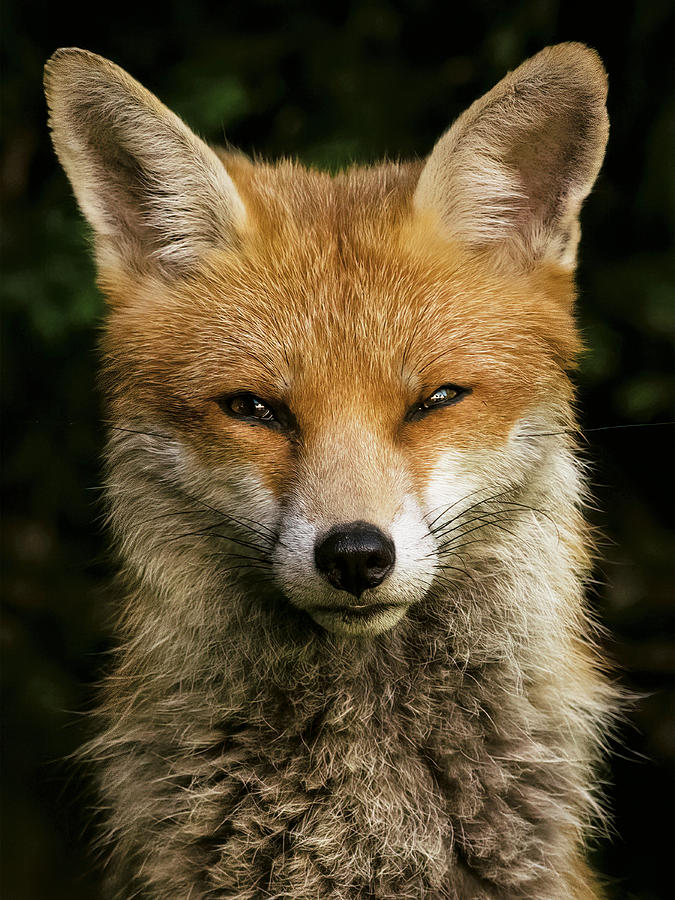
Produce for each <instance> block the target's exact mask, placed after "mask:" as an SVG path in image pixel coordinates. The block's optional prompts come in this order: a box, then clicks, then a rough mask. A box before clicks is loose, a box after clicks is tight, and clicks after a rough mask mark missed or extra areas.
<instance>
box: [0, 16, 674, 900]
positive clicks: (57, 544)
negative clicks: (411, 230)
mask: <svg viewBox="0 0 675 900" xmlns="http://www.w3.org/2000/svg"><path fill="white" fill-rule="evenodd" d="M671 9H672V8H671V4H670V2H668V0H651V2H649V0H646V2H637V3H628V4H625V5H621V4H620V3H619V4H612V5H610V4H602V3H595V4H594V3H590V2H584V3H578V2H573V0H569V2H564V3H558V2H555V0H519V2H513V3H509V4H508V5H506V4H498V3H494V2H490V0H473V2H468V3H466V4H456V5H454V4H450V3H432V2H425V0H362V2H352V3H342V4H337V3H331V2H325V3H322V4H320V3H310V2H302V0H295V2H293V0H289V2H279V0H277V2H275V0H248V2H243V0H242V2H238V3H232V2H222V3H220V4H218V5H217V6H215V5H214V7H213V8H211V7H210V5H209V4H208V3H206V2H203V0H199V2H197V0H191V2H187V0H183V2H178V0H174V2H171V0H167V2H165V3H164V4H162V5H161V6H158V7H157V8H156V9H154V10H153V9H152V7H151V6H150V5H145V4H142V3H139V2H137V3H135V4H130V5H128V6H126V5H125V4H121V5H120V4H114V5H113V6H112V7H110V8H109V7H108V4H103V3H101V4H97V5H95V4H91V5H90V6H89V8H86V9H83V8H81V9H80V11H79V12H75V10H74V9H70V10H69V9H67V8H66V9H63V8H62V4H60V3H52V4H50V5H45V6H44V7H42V5H41V4H40V3H35V2H34V3H27V2H23V3H19V2H16V0H15V2H13V3H10V4H9V6H8V7H6V9H5V12H4V21H3V23H2V24H3V33H4V46H3V51H2V52H3V69H4V73H3V76H4V77H3V110H4V128H3V139H4V140H3V150H2V159H1V168H0V177H1V185H2V201H3V203H2V214H3V220H4V221H3V225H4V228H3V235H4V236H3V253H4V257H5V259H4V264H3V279H2V297H3V325H4V328H3V337H2V363H3V368H4V373H3V407H4V409H3V421H4V428H3V440H4V447H3V474H2V479H3V492H4V503H3V507H4V517H3V520H4V538H5V539H4V542H3V594H4V610H3V618H2V631H1V637H2V663H3V665H2V669H3V684H4V687H3V694H4V698H3V711H4V729H3V782H2V783H3V788H2V789H3V798H2V799H3V807H2V808H3V814H2V834H3V841H2V844H3V851H4V852H3V858H4V862H3V882H4V885H3V886H4V891H3V897H5V898H7V900H14V898H20V900H23V898H26V900H33V898H35V900H37V898H46V897H49V898H50V900H60V898H64V900H65V898H69V900H80V898H82V900H83V898H96V897H97V896H98V878H97V874H96V870H95V866H94V864H93V862H92V860H91V858H90V857H89V856H88V851H87V849H86V848H87V846H88V845H89V844H90V842H91V837H92V834H91V828H90V826H89V825H88V821H89V818H90V813H89V809H88V807H89V805H90V802H91V798H90V797H89V796H88V793H87V787H86V780H85V779H83V777H82V774H81V773H80V772H79V771H78V769H77V767H76V766H75V765H74V764H73V763H70V762H67V761H64V759H65V758H66V757H67V756H68V755H69V754H71V753H72V752H73V751H74V750H75V749H76V748H77V747H78V746H79V744H80V743H81V742H82V739H83V734H84V730H85V722H86V718H85V716H83V711H84V710H86V709H87V707H88V705H89V704H90V703H91V697H92V684H93V683H94V682H95V680H96V679H97V678H98V677H99V676H100V674H101V671H102V667H103V666H104V665H105V650H106V648H108V646H109V637H108V635H109V631H108V627H107V624H106V615H105V613H104V609H105V605H106V601H107V595H108V594H109V592H110V589H109V588H108V587H107V584H108V578H109V575H110V572H111V570H112V569H113V563H112V562H111V561H110V559H109V558H108V556H107V555H106V549H105V548H106V537H105V534H104V528H103V525H102V522H101V507H100V502H99V485H100V480H101V475H100V467H99V457H100V450H101V446H102V440H103V434H102V428H101V424H100V419H101V411H100V407H99V398H98V395H97V393H96V390H95V372H96V341H97V331H98V328H99V325H100V321H101V315H102V312H103V306H102V301H101V298H100V296H99V295H98V293H97V292H96V290H95V288H94V284H93V281H94V272H93V268H92V264H91V262H90V259H89V254H88V246H87V243H88V241H87V232H86V228H85V227H84V223H83V221H82V219H81V218H80V216H79V215H78V213H77V211H76V207H75V203H74V201H73V199H72V197H71V193H70V189H69V187H68V184H67V182H66V178H65V176H64V174H63V173H62V171H61V170H60V168H59V167H58V164H57V162H56V159H55V157H54V156H53V154H52V152H51V147H50V143H49V138H48V135H47V130H46V127H45V107H44V101H43V98H42V91H41V78H42V76H41V69H42V65H43V63H44V61H45V59H46V58H47V57H48V56H49V55H50V54H51V53H52V51H53V50H54V49H55V48H56V47H59V46H63V45H65V46H71V45H75V46H80V47H85V48H87V49H90V50H93V51H95V52H97V53H101V54H103V55H104V56H108V57H110V58H111V59H113V60H115V61H116V62H118V63H119V64H121V65H122V66H123V67H124V68H127V69H128V70H129V71H130V72H131V73H132V74H133V75H134V76H135V77H136V78H138V79H139V80H140V81H142V82H143V83H144V84H145V85H146V86H147V87H149V88H150V89H151V90H153V91H154V92H156V93H157V94H158V95H159V96H160V98H162V99H163V100H164V101H165V102H166V103H167V104H168V105H169V106H170V107H172V108H173V109H175V110H176V111H177V112H179V113H180V114H181V115H182V116H183V117H184V118H185V119H186V120H187V122H188V123H189V124H190V125H191V126H192V127H194V128H195V129H196V130H197V131H198V132H200V133H201V134H202V135H203V136H204V137H206V138H207V139H209V140H212V141H215V142H218V141H222V140H223V135H224V132H226V133H227V137H228V139H229V140H231V141H232V142H233V143H234V144H235V145H237V146H239V147H240V148H241V149H243V150H244V151H246V152H248V153H259V154H260V155H262V156H268V157H273V158H274V157H278V156H280V155H298V156H299V157H300V158H301V159H303V160H304V161H306V162H309V163H313V164H316V165H319V166H328V167H332V168H335V167H339V166H343V165H346V164H348V163H350V162H352V161H359V162H368V161H372V160H374V159H377V158H379V157H381V156H383V155H385V154H386V155H389V156H391V157H397V156H404V157H405V156H412V155H418V156H422V155H425V154H426V153H427V152H428V151H429V149H430V148H431V146H432V144H433V142H434V141H435V139H436V138H437V137H438V136H439V135H440V134H441V132H442V131H443V130H444V129H445V128H446V127H447V125H448V124H449V122H450V121H451V119H452V118H453V117H454V116H456V115H457V114H458V113H459V112H461V110H462V109H463V108H464V107H465V106H467V105H468V104H469V103H470V102H471V101H472V100H473V99H475V98H476V97H478V96H479V95H480V94H481V93H482V92H484V91H485V90H487V89H489V88H490V87H491V86H492V85H493V84H494V83H495V82H496V81H497V80H498V79H499V78H501V77H502V76H503V75H504V74H505V72H506V71H507V70H508V69H512V68H514V67H515V66H516V65H518V64H519V63H520V62H521V61H522V60H524V59H525V58H526V57H527V56H529V55H531V54H532V53H535V52H536V51H538V50H539V49H541V48H542V47H543V46H545V45H546V44H551V43H556V42H558V41H563V40H580V41H584V42H586V43H588V44H590V45H592V46H594V47H595V48H597V50H598V51H599V52H600V54H601V56H602V57H603V59H604V61H605V64H606V66H607V69H608V71H609V77H610V97H609V109H610V119H611V122H612V130H611V136H610V143H609V150H608V155H607V159H606V163H605V166H604V169H603V173H602V174H601V177H600V180H599V182H598V184H597V187H596V189H595V191H594V193H593V194H592V196H591V198H590V199H589V201H588V203H587V207H586V209H585V211H584V215H583V226H584V227H583V231H584V237H583V240H582V247H581V262H580V269H579V285H580V304H579V319H580V323H581V327H582V329H583V333H584V335H585V340H586V344H587V347H588V353H587V354H586V356H585V358H584V360H583V364H582V367H581V370H580V372H579V373H578V376H577V380H578V384H579V387H580V407H581V409H582V420H583V422H584V424H585V425H586V426H587V427H588V428H592V427H595V426H605V425H613V426H615V425H617V426H618V425H635V424H638V423H639V424H642V423H655V422H661V421H665V420H672V419H674V418H675V413H674V412H673V379H672V363H673V333H674V330H675V327H674V326H675V303H674V302H673V295H672V288H673V279H672V271H671V266H672V256H671V255H670V252H669V248H670V240H671V237H672V225H673V218H674V217H673V191H672V187H673V179H672V174H673V173H672V159H673V149H674V147H673V139H672V138H673V134H672V131H673V115H672V113H673V91H672V87H673V85H672V71H673V63H672V59H673V41H672V36H673V23H672V21H671ZM674 431H675V429H673V428H672V427H667V426H666V427H643V428H626V429H617V430H608V431H596V432H593V431H588V446H587V454H588V457H589V460H590V461H591V463H592V466H593V485H594V493H595V496H596V498H597V505H598V509H597V511H593V513H592V518H593V520H594V522H596V523H597V524H598V526H599V527H600V528H601V530H602V532H603V533H604V535H605V536H606V538H605V540H604V541H603V542H602V546H601V561H600V562H599V565H598V571H597V586H596V587H595V588H594V591H593V594H592V597H591V602H592V603H593V604H594V605H595V607H596V608H597V610H598V615H599V617H600V619H601V621H603V622H604V623H605V624H606V626H607V628H608V629H609V632H610V634H611V635H612V637H608V638H607V640H606V643H607V647H608V652H609V654H610V655H611V656H612V657H613V658H614V659H615V660H616V663H617V669H618V673H619V676H618V677H619V678H620V680H621V681H622V682H623V683H625V684H626V685H628V686H630V687H631V688H632V689H633V690H637V691H639V692H640V693H641V695H642V696H641V698H640V699H638V700H637V702H636V704H635V707H634V709H633V710H632V712H631V713H630V722H629V723H628V724H626V725H625V726H624V727H623V728H622V730H621V735H620V742H616V743H615V744H614V750H615V754H614V756H613V759H612V762H611V769H610V770H609V771H608V778H609V787H608V794H609V798H610V804H611V806H612V807H613V809H614V826H613V828H614V833H613V834H612V836H611V838H610V839H609V840H605V841H603V842H601V844H600V846H599V848H598V849H597V850H596V851H595V855H596V857H597V860H596V862H597V865H598V866H599V867H600V869H601V870H602V871H604V872H605V873H606V875H607V876H608V878H609V879H610V883H611V884H612V885H613V887H612V890H611V894H612V896H613V897H615V898H633V900H653V898H666V897H669V896H671V895H672V893H671V892H672V891H673V889H674V880H675V879H673V863H672V862H671V860H672V849H673V844H672V837H673V835H672V807H673V796H674V792H673V779H672V773H673V765H674V759H675V728H674V723H673V716H672V712H673V694H674V693H675V690H674V688H675V654H674V652H673V644H672V641H671V637H672V632H673V624H674V621H673V620H674V619H675V615H674V608H673V603H672V599H673V584H674V580H673V555H674V553H673V547H672V541H671V536H672V528H673V521H672V510H673V502H672V501H673V484H672V464H671V460H672V451H673V432H674ZM299 900H300V898H299Z"/></svg>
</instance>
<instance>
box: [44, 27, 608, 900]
mask: <svg viewBox="0 0 675 900" xmlns="http://www.w3.org/2000/svg"><path fill="white" fill-rule="evenodd" d="M605 94H606V80H605V75H604V71H603V69H602V66H601V64H600V62H599V60H598V59H597V57H596V55H595V54H594V53H593V51H591V50H589V49H588V48H585V47H583V46H582V45H578V44H564V45H560V46H557V47H552V48H547V49H546V50H544V51H542V52H541V53H540V54H538V55H537V56H535V57H533V58H532V59H531V60H528V61H527V62H526V63H524V64H523V65H522V66H521V67H520V68H519V69H517V70H516V71H515V72H513V73H511V74H509V75H508V76H507V77H506V78H505V79H504V80H503V81H502V82H500V83H499V84H498V85H497V86H496V87H495V88H494V89H493V90H492V91H491V92H490V93H489V94H487V95H486V96H485V97H483V98H482V99H481V100H478V101H477V102H476V103H475V104H474V105H473V106H472V107H471V108H470V109H469V110H467V112H465V113H464V114H463V115H462V116H461V117H460V118H459V119H458V120H457V121H456V122H455V124H454V125H453V126H452V127H451V128H450V129H449V131H448V132H447V133H446V134H445V135H443V137H441V139H440V140H439V142H438V144H437V145H436V147H435V148H434V149H433V150H432V152H431V154H430V156H429V158H428V159H427V160H426V161H424V162H421V163H410V164H401V165H394V164H385V165H382V166H378V167H372V168H365V169H359V168H355V169H352V170H349V171H347V172H345V173H341V174H338V175H336V176H334V177H331V176H329V175H327V174H325V173H320V172H316V171H312V170H307V169H305V168H303V167H302V166H300V165H298V164H294V163H281V164H279V165H263V164H253V163H251V162H249V161H248V160H247V159H245V158H244V157H243V156H241V155H239V154H235V153H227V154H226V153H218V152H216V151H214V150H212V149H211V148H209V147H208V146H207V145H206V144H204V143H203V142H202V141H200V140H199V139H198V138H197V137H196V136H195V135H194V134H192V132H190V131H189V129H188V128H187V127H186V126H185V125H184V124H183V123H182V122H181V121H180V120H179V119H178V118H177V117H176V116H174V115H173V114H172V113H171V112H169V111H168V110H167V109H166V108H165V107H163V106H162V104H161V103H160V102H159V101H158V100H157V99H156V98H154V97H153V96H152V95H151V94H149V93H148V92H147V91H146V90H145V89H144V88H142V87H141V86H140V85H139V84H138V83H137V82H135V81H134V80H133V79H131V78H130V77H129V76H128V75H127V74H126V73H124V72H123V71H122V70H121V69H119V68H117V67H116V66H114V65H113V64H112V63H109V62H108V61H107V60H103V59H101V58H100V57H97V56H94V55H93V54H90V53H87V52H85V51H80V50H74V49H73V50H63V51H57V53H56V54H55V55H54V56H53V57H52V59H51V60H50V62H49V63H48V66H47V95H48V100H49V104H50V110H51V125H52V131H53V137H54V143H55V146H56V149H57V152H58V154H59V157H60V159H61V161H62V163H63V165H64V167H65V169H66V172H67V173H68V175H69V177H70V179H71V182H72V184H73V188H74V190H75V193H76V196H77V199H78V201H79V203H80V206H81V208H82V210H83V212H84V214H85V215H86V217H87V218H88V220H89V222H90V223H91V225H92V227H93V230H94V235H95V248H96V256H97V264H98V270H99V283H100V285H101V288H102V290H103V291H104V293H105V294H106V297H107V299H108V301H109V305H110V306H109V314H108V319H107V324H106V331H105V336H104V338H103V380H102V384H103V388H104V391H105V393H106V398H107V403H108V410H109V419H110V423H111V427H110V439H109V447H108V458H107V466H108V508H109V514H110V522H111V525H112V528H113V532H114V534H115V538H116V541H117V546H118V549H119V554H120V558H121V561H122V585H123V589H124V594H125V598H126V599H125V602H124V603H122V604H121V605H120V609H119V615H118V619H117V622H118V625H117V637H118V650H117V655H116V662H115V665H114V668H113V669H112V671H111V673H110V675H109V677H108V680H107V683H106V686H105V688H104V691H103V696H102V703H101V709H100V712H99V716H98V724H99V733H98V737H96V738H95V739H94V740H93V741H92V742H91V743H90V745H89V746H88V747H87V748H86V755H87V756H88V757H89V758H90V759H91V760H93V761H95V762H96V765H97V771H98V783H99V789H100V794H101V798H102V804H103V806H104V808H105V810H106V813H105V823H104V827H103V841H104V844H105V846H106V848H107V850H106V852H107V853H108V854H109V863H108V872H109V879H108V881H109V887H110V891H111V893H112V894H113V895H115V896H118V897H127V896H142V897H147V898H154V900H158V898H165V900H168V898H177V897H185V898H188V897H189V898H191V900H198V898H213V900H215V898H234V900H255V898H264V897H267V898H270V900H272V898H289V900H290V898H294V900H295V898H299V900H305V898H306V900H319V898H333V900H346V898H354V900H356V898H362V897H372V898H377V900H395V898H396V900H405V898H409V900H417V898H426V900H432V898H437V900H497V898H501V900H516V898H518V900H528V898H529V900H568V898H576V900H582V898H585V900H590V898H597V897H599V896H600V893H599V889H598V887H597V885H596V884H595V880H594V878H593V876H592V875H591V873H590V872H589V870H588V868H587V865H586V862H585V856H584V853H585V846H586V842H587V840H588V837H589V835H590V834H591V832H592V828H593V824H594V822H595V821H596V820H597V818H598V816H599V808H598V800H597V797H596V791H595V785H594V782H595V780H596V777H595V775H594V772H595V767H596V765H597V762H598V758H599V755H600V750H601V746H602V734H603V731H604V729H605V727H606V723H607V720H608V716H609V710H610V709H611V703H612V700H611V691H610V690H609V688H608V686H607V683H606V681H605V679H604V677H603V675H602V674H601V666H600V664H599V661H598V657H597V653H596V651H595V649H594V646H593V643H592V640H591V633H592V623H591V622H590V620H589V618H588V614H587V612H586V609H585V603H584V585H585V581H586V579H587V577H588V572H589V553H590V547H589V537H588V533H587V529H586V526H585V525H584V521H583V516H582V505H583V498H584V482H583V474H582V469H581V465H580V464H579V462H578V461H577V458H576V453H575V446H574V441H573V438H572V436H571V435H572V434H573V432H574V430H575V422H574V415H573V411H572V401H573V391H572V387H571V384H570V381H569V378H568V375H567V371H568V370H569V369H570V368H571V367H572V366H573V364H574V359H575V356H576V354H577V353H578V350H579V340H578V337H577V335H576V331H575V326H574V320H573V302H574V286H573V271H574V264H575V254H576V246H577V242H578V238H579V227H578V215H579V211H580V207H581V204H582V202H583V200H584V199H585V197H586V196H587V194H588V192H589V191H590V189H591V187H592V184H593V182H594V180H595V177H596V175H597V172H598V170H599V167H600V164H601V160H602V155H603V152H604V146H605V142H606V138H607V118H606V112H605V106H604V102H605Z"/></svg>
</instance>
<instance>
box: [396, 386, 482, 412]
mask: <svg viewBox="0 0 675 900" xmlns="http://www.w3.org/2000/svg"><path fill="white" fill-rule="evenodd" d="M470 393H471V389H470V388H463V387H459V385H456V384H442V385H441V386H440V387H439V388H436V390H435V391H434V392H433V394H430V395H429V396H428V397H427V398H426V400H423V401H422V402H421V403H416V404H415V405H414V406H413V407H411V408H410V410H409V411H408V415H407V418H408V419H413V420H414V419H419V418H421V417H422V416H423V415H425V414H426V413H428V412H430V411H431V410H432V409H438V408H439V407H442V406H452V404H453V403H458V402H459V401H460V400H461V399H462V397H464V396H466V394H470Z"/></svg>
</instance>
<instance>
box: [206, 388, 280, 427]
mask: <svg viewBox="0 0 675 900" xmlns="http://www.w3.org/2000/svg"><path fill="white" fill-rule="evenodd" d="M217 403H218V405H219V406H220V408H221V409H222V410H223V412H226V413H227V414H228V415H230V416H234V417H235V418H237V419H257V420H258V421H260V422H264V423H265V424H269V423H271V422H276V421H277V417H276V416H275V414H274V411H273V410H272V408H271V407H270V406H268V405H267V403H265V401H264V400H261V399H260V397H256V396H254V395H253V394H233V395H231V396H229V397H219V398H218V400H217Z"/></svg>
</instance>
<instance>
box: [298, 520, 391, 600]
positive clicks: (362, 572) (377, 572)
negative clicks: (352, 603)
mask: <svg viewBox="0 0 675 900" xmlns="http://www.w3.org/2000/svg"><path fill="white" fill-rule="evenodd" d="M395 558H396V551H395V549H394V542H393V541H392V540H391V538H389V537H387V535H386V534H384V533H383V532H382V531H380V529H379V528H376V527H375V526H374V525H369V524H368V523H367V522H351V523H350V524H348V525H336V526H335V527H334V528H331V530H330V531H329V532H328V533H327V534H326V535H324V537H323V538H322V539H321V541H320V542H318V543H317V545H316V547H315V548H314V562H315V563H316V567H317V569H318V570H319V572H321V574H322V575H323V576H324V578H327V579H328V581H330V583H331V584H332V585H333V586H334V587H336V588H338V589H339V590H341V591H348V592H349V593H350V594H354V596H356V597H360V596H361V594H362V593H363V592H364V591H365V590H366V589H367V588H373V587H377V585H378V584H380V583H381V582H383V581H384V579H385V578H386V577H387V575H388V574H389V573H390V572H391V570H392V569H393V567H394V560H395Z"/></svg>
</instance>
